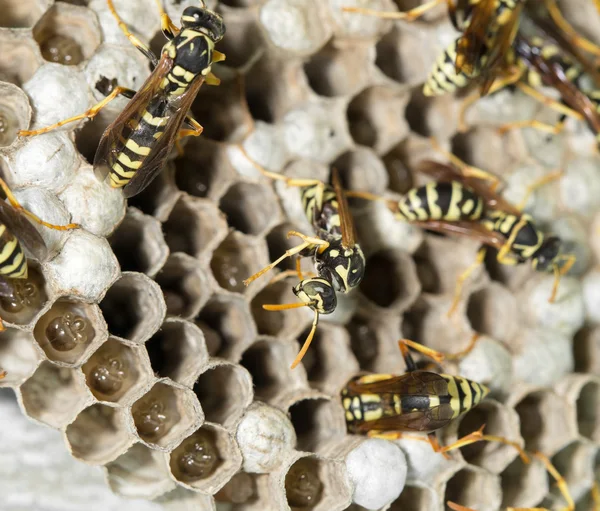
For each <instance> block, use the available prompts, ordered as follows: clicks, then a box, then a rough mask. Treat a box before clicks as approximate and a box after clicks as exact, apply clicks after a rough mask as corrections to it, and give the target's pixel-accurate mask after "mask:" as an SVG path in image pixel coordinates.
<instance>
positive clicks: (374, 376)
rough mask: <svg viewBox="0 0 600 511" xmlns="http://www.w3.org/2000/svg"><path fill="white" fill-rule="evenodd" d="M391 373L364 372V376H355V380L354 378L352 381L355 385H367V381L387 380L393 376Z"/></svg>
mask: <svg viewBox="0 0 600 511" xmlns="http://www.w3.org/2000/svg"><path fill="white" fill-rule="evenodd" d="M393 376H394V375H393V374H382V373H376V374H366V375H365V376H361V377H360V378H357V379H356V380H354V383H355V384H356V385H368V384H369V383H375V382H378V381H384V380H389V379H390V378H393Z"/></svg>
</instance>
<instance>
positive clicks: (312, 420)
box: [288, 391, 346, 452]
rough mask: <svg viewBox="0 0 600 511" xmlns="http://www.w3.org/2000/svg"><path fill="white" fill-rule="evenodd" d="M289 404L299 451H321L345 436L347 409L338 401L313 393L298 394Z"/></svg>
mask: <svg viewBox="0 0 600 511" xmlns="http://www.w3.org/2000/svg"><path fill="white" fill-rule="evenodd" d="M289 401H290V406H289V408H288V413H289V415H290V419H291V421H292V424H293V425H294V429H295V431H296V436H297V437H298V442H297V444H296V449H298V450H299V451H310V452H319V449H321V448H323V447H324V445H325V444H326V443H327V442H328V441H329V440H332V439H333V438H336V437H340V436H343V435H344V434H345V432H346V421H345V419H344V410H343V408H342V405H341V404H340V403H338V402H337V401H335V400H331V399H330V398H329V397H326V396H325V395H323V394H320V393H318V392H310V391H298V392H297V393H296V394H295V395H294V396H291V397H290V398H289Z"/></svg>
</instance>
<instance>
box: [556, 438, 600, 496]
mask: <svg viewBox="0 0 600 511" xmlns="http://www.w3.org/2000/svg"><path fill="white" fill-rule="evenodd" d="M597 454H598V448H597V446H595V445H594V444H591V443H590V442H587V441H582V440H575V441H573V442H571V443H569V444H568V445H566V446H565V447H563V448H562V449H561V450H560V451H558V452H557V453H556V454H555V455H554V456H553V457H552V463H553V464H554V466H555V467H556V469H557V470H558V472H559V473H560V474H561V475H562V476H563V477H564V478H565V481H566V484H567V487H568V488H569V491H570V493H571V495H572V496H573V498H574V500H575V501H578V500H580V499H581V497H583V495H584V494H586V493H587V492H588V491H589V490H590V488H591V487H592V485H593V484H594V483H595V482H596V480H595V479H596V478H595V473H594V469H595V463H596V456H597ZM560 495H561V493H560V492H559V491H558V488H556V485H552V486H551V490H550V495H549V497H554V498H555V499H557V500H559V502H564V499H563V498H561V497H560Z"/></svg>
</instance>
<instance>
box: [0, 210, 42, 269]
mask: <svg viewBox="0 0 600 511" xmlns="http://www.w3.org/2000/svg"><path fill="white" fill-rule="evenodd" d="M0 223H3V224H4V225H6V227H7V228H8V230H9V231H10V232H11V233H12V234H13V235H14V236H16V238H17V239H18V240H19V241H20V242H21V243H22V244H23V246H25V247H26V248H27V249H28V250H29V251H30V252H31V253H32V254H33V256H34V257H35V258H36V259H39V260H40V261H43V260H44V259H45V258H46V255H47V254H48V249H47V247H46V243H45V242H44V238H42V236H41V235H40V233H39V232H38V231H37V229H36V228H35V227H34V226H33V225H32V223H31V222H30V221H29V220H28V219H27V217H26V216H25V215H23V214H22V213H20V212H19V211H18V210H16V209H15V208H13V207H12V206H11V205H10V204H9V203H8V202H6V201H3V200H0Z"/></svg>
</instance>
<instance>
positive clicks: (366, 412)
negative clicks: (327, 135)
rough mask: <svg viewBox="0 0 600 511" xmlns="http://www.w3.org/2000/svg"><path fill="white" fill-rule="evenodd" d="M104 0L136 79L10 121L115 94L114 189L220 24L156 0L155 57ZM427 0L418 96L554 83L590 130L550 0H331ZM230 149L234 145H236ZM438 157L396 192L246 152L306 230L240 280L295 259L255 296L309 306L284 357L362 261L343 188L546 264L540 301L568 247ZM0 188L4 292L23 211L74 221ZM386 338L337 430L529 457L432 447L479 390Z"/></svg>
mask: <svg viewBox="0 0 600 511" xmlns="http://www.w3.org/2000/svg"><path fill="white" fill-rule="evenodd" d="M107 3H108V7H109V9H110V11H111V13H112V14H113V15H114V17H115V19H116V20H117V23H118V24H119V26H120V28H121V29H122V30H123V32H124V33H125V35H126V36H127V37H128V39H129V40H130V41H131V42H132V43H133V44H134V45H135V46H136V47H137V48H138V49H139V50H140V51H141V52H142V53H143V54H144V55H145V56H146V57H148V59H149V60H150V64H151V67H152V73H151V74H150V76H149V77H148V79H147V80H146V82H145V83H144V84H143V85H142V86H141V88H140V89H139V90H138V91H134V90H130V89H127V88H124V87H120V86H117V87H115V88H114V89H113V90H112V91H111V92H110V94H109V95H108V96H106V98H105V99H104V100H102V101H101V102H100V103H98V104H97V105H95V106H93V107H92V108H90V109H89V110H88V111H86V112H85V113H83V114H81V115H78V116H75V117H72V118H70V119H66V120H64V121H61V122H58V123H56V124H54V125H52V126H48V127H45V128H42V129H37V130H34V131H21V132H20V135H21V136H23V137H25V136H33V135H38V134H41V133H46V132H48V131H50V130H52V129H55V128H58V127H60V126H63V125H64V124H67V123H70V122H73V121H78V120H81V119H85V118H93V117H94V116H96V115H97V114H98V112H99V111H100V110H101V109H102V108H103V107H105V106H106V105H107V104H108V103H109V102H110V101H112V100H113V99H114V98H116V97H117V96H119V95H123V96H125V97H127V98H129V99H130V101H129V103H128V105H127V106H126V107H125V109H124V110H123V111H122V112H121V113H120V114H119V115H118V116H117V117H116V119H115V120H114V122H112V123H111V124H110V125H109V126H108V127H107V129H106V130H105V132H104V134H103V136H102V138H101V140H100V143H99V147H98V149H97V152H96V155H95V159H94V169H95V172H96V175H97V176H98V178H99V179H101V180H107V181H108V183H109V185H110V186H111V187H113V188H122V189H123V193H124V195H125V196H126V197H132V196H134V195H136V194H138V193H139V192H141V191H142V190H143V189H144V188H145V187H146V186H147V185H148V184H149V183H150V182H151V181H152V180H153V179H154V178H155V177H156V175H157V174H158V173H159V172H160V171H161V169H162V168H163V167H164V164H165V162H166V160H167V158H168V157H169V155H170V153H171V151H172V149H173V146H174V145H175V144H176V143H177V142H178V141H179V139H180V138H182V137H185V136H190V135H191V136H198V135H200V134H201V133H202V126H201V125H200V124H199V123H198V122H197V121H196V120H195V119H194V118H193V117H192V115H191V113H190V107H191V105H192V102H193V101H194V99H195V97H196V95H197V93H198V91H199V88H200V86H201V85H202V84H203V83H204V82H206V83H207V84H210V85H218V83H219V79H218V78H217V77H215V76H214V75H213V73H212V71H211V66H212V64H213V63H215V62H219V61H221V60H224V58H225V56H224V55H223V54H222V53H220V52H218V51H217V50H215V44H216V43H218V42H219V41H220V40H221V39H222V38H223V36H224V34H225V25H224V23H223V19H222V17H221V16H220V15H219V14H217V13H215V12H213V11H211V10H209V9H207V8H206V6H205V5H204V3H203V2H200V3H201V5H199V6H197V7H187V8H186V9H185V10H184V11H183V14H182V17H181V28H178V27H177V26H175V25H174V23H173V22H172V21H171V20H170V18H169V17H168V15H167V14H166V13H165V12H164V10H163V8H162V5H161V3H160V0H157V3H158V6H159V9H160V12H161V29H162V32H163V33H164V35H165V36H166V38H167V42H166V44H165V45H164V46H163V48H162V51H161V54H160V57H157V56H155V55H154V54H153V52H152V51H151V50H150V48H148V47H147V46H146V45H145V44H144V43H143V42H141V41H140V40H139V39H138V38H137V37H136V36H135V35H134V34H132V33H131V32H130V31H129V29H128V28H127V26H126V25H125V24H124V23H123V22H122V21H121V19H120V18H119V15H118V13H117V12H116V10H115V7H114V6H113V3H112V0H107ZM441 3H446V4H447V6H448V12H449V15H450V19H451V20H452V23H453V24H454V26H455V27H456V28H457V29H458V30H459V31H460V32H461V35H460V36H459V37H458V38H457V39H456V40H455V41H454V42H453V43H452V44H451V45H450V46H449V47H448V48H446V49H445V51H444V52H443V54H442V55H441V56H440V58H439V59H438V60H437V62H436V63H435V65H434V69H433V71H432V73H431V75H430V77H429V79H428V80H427V83H426V84H425V87H424V92H425V94H428V95H433V94H443V93H447V92H451V91H453V90H455V89H457V88H459V87H465V86H468V85H470V84H479V85H481V93H482V94H486V93H490V92H495V91H497V90H499V89H500V88H502V87H505V86H508V85H514V86H517V87H519V88H521V89H522V90H524V91H525V92H528V93H530V94H531V95H533V96H535V97H537V98H540V96H541V94H540V93H539V91H537V90H536V88H537V87H538V86H539V85H540V84H544V85H549V86H552V87H554V88H555V89H556V90H557V91H558V93H559V95H560V101H553V102H552V103H549V104H551V105H552V106H553V107H555V108H556V109H557V110H558V111H559V112H560V113H561V115H563V116H565V115H571V116H574V117H577V118H579V119H584V120H586V121H587V123H588V124H589V126H590V127H591V129H592V130H594V133H596V134H600V121H599V120H598V116H599V115H600V114H599V110H598V106H599V104H600V103H599V101H600V93H595V92H594V89H593V88H591V89H589V90H586V89H584V88H583V83H584V80H591V83H594V81H595V80H596V71H595V68H594V66H593V65H591V64H588V63H587V61H586V60H585V58H584V57H583V55H582V50H583V51H585V52H591V53H596V54H597V55H600V52H597V51H596V50H597V49H596V48H595V47H594V46H593V45H592V44H591V43H589V42H587V41H585V40H583V39H581V38H580V37H579V36H578V35H576V34H575V33H574V31H573V30H572V29H571V28H570V27H569V26H568V24H567V23H566V21H565V20H564V19H563V18H562V16H561V15H560V12H559V11H558V9H557V8H556V6H555V5H554V3H553V0H543V2H542V4H543V5H542V6H541V7H540V5H539V4H540V3H539V2H538V3H537V4H536V6H534V7H531V8H530V7H529V6H526V2H525V0H432V1H431V2H429V3H427V4H424V5H422V6H421V7H418V8H416V9H413V10H411V11H408V12H405V13H380V12H374V11H366V10H365V9H358V8H345V10H346V11H354V12H357V13H360V14H362V15H377V16H385V17H391V18H394V17H395V18H400V19H406V20H413V19H416V18H417V17H419V16H421V15H422V14H423V13H425V12H426V11H427V10H428V9H430V8H432V7H435V6H436V5H438V4H441ZM542 11H543V12H542ZM356 15H359V14H356ZM523 18H527V19H528V20H533V22H534V23H533V26H534V28H535V30H536V31H537V32H538V35H535V36H525V35H522V33H521V32H520V31H519V25H520V23H521V21H522V19H523ZM543 99H544V100H546V98H543ZM547 103H548V102H547ZM184 124H185V125H186V126H184ZM517 124H518V127H525V126H531V127H537V128H541V129H546V130H547V131H551V132H552V133H556V132H557V131H558V130H559V129H560V126H559V125H557V126H547V125H541V124H540V123H536V122H535V121H531V122H528V123H517ZM599 140H600V139H599ZM241 150H242V151H243V152H244V154H246V153H245V151H244V150H243V148H241ZM246 156H248V155H247V154H246ZM447 158H448V162H447V163H441V162H438V161H433V160H427V161H423V162H421V164H420V166H419V168H418V170H419V171H420V172H423V173H425V174H427V175H428V176H430V177H431V178H433V180H431V181H430V182H428V183H427V184H426V185H424V186H420V187H416V188H414V189H412V190H410V191H409V192H407V193H406V194H405V195H403V196H402V197H401V198H400V200H396V201H389V200H385V199H383V198H382V197H376V196H373V195H370V194H368V193H363V192H360V191H345V190H344V189H343V186H342V182H341V180H340V176H339V175H338V173H337V171H336V170H335V169H333V170H332V184H331V185H329V184H327V183H324V182H321V181H317V180H312V179H296V178H288V177H285V176H283V175H281V174H277V173H273V172H269V171H268V170H266V169H263V168H262V167H260V166H259V165H258V164H257V163H256V162H254V161H252V159H251V158H250V157H249V156H248V159H249V160H250V161H251V163H252V164H253V165H255V167H256V168H258V169H259V170H260V172H261V173H262V174H263V175H265V176H266V177H268V178H270V179H273V180H283V181H285V182H286V184H287V185H289V186H294V187H299V189H300V197H301V201H302V204H303V207H304V210H305V213H306V216H307V219H308V221H309V222H310V224H311V225H312V228H313V233H311V235H306V234H302V233H299V232H296V231H291V232H290V233H289V235H290V236H296V237H298V238H300V240H301V243H300V244H298V245H297V246H295V247H293V248H291V249H289V250H287V251H286V252H285V253H284V254H283V255H282V256H281V257H279V258H278V259H277V260H275V261H274V262H272V263H271V264H269V265H268V266H267V267H265V268H264V269H262V270H261V271H259V272H258V273H256V274H254V275H252V276H250V277H249V278H248V279H247V280H246V281H245V283H246V285H248V284H249V283H250V282H252V281H253V280H255V279H257V278H259V277H260V276H262V275H263V274H265V273H266V272H268V271H269V270H270V269H273V268H274V267H275V266H276V265H277V264H279V263H280V262H281V261H283V260H284V259H286V258H287V257H296V258H297V259H296V270H295V271H292V272H283V273H282V274H280V276H277V277H276V279H279V278H281V277H287V276H289V275H290V274H293V275H297V276H298V278H299V280H300V281H299V283H298V284H297V285H296V286H294V288H293V292H294V294H295V295H296V297H297V298H298V299H299V302H298V303H295V304H278V305H264V308H265V309H268V310H285V309H289V308H295V307H308V308H310V309H311V310H312V311H313V312H314V320H313V323H312V328H311V330H310V333H309V335H308V337H307V339H306V341H305V342H304V345H303V346H302V349H301V351H300V352H299V354H298V356H297V357H296V359H295V360H294V362H293V364H292V368H294V367H295V366H297V365H298V364H299V363H300V361H301V360H302V357H303V356H304V354H305V353H306V351H307V349H308V348H309V345H310V343H311V340H312V339H313V337H314V334H315V331H316V328H317V324H318V320H319V315H321V314H330V313H332V312H333V311H334V310H335V308H336V305H337V293H348V292H349V291H351V290H352V289H354V288H356V287H357V286H358V285H359V284H360V282H361V280H362V278H363V276H364V273H365V264H366V261H365V256H364V254H363V252H362V250H361V248H360V245H359V244H358V243H357V241H356V239H355V232H354V227H353V223H352V217H351V214H350V210H349V207H348V201H347V197H354V198H355V199H358V200H384V201H385V203H386V204H387V206H388V207H389V208H390V210H392V211H393V213H394V214H395V216H396V217H397V219H398V221H402V222H409V223H411V224H414V225H416V226H419V227H422V228H423V229H426V230H430V231H437V232H441V233H443V234H447V235H451V236H465V237H468V238H471V239H475V240H477V241H479V242H480V243H481V244H482V249H481V250H480V252H479V254H478V262H482V261H483V254H484V253H485V249H486V247H492V248H494V249H496V250H497V260H498V262H500V263H501V264H509V265H515V264H520V263H524V262H530V263H531V265H532V267H533V268H534V269H535V270H537V271H542V272H553V273H554V275H555V284H554V288H553V291H552V295H551V297H550V300H551V301H552V300H554V298H555V295H556V290H557V287H558V282H559V279H560V276H561V275H563V274H564V273H566V272H567V271H568V270H569V268H570V267H571V266H572V264H573V263H574V257H573V256H571V255H565V254H562V253H561V247H560V245H561V244H560V240H559V239H558V238H556V237H554V236H547V235H545V234H544V233H543V232H542V231H541V230H540V229H538V228H537V227H536V225H535V223H534V220H533V219H532V218H531V217H530V216H529V215H527V214H525V213H523V212H522V211H521V209H520V208H519V207H515V206H513V205H512V204H509V203H507V202H506V201H505V200H503V199H502V198H501V197H500V196H499V195H498V194H497V193H496V190H495V188H496V186H495V184H497V182H496V183H494V180H493V178H492V177H491V175H489V174H487V173H485V172H484V171H481V170H479V169H476V168H474V167H470V166H469V165H466V164H465V163H463V162H461V161H460V160H459V159H458V158H456V157H455V156H454V155H447ZM0 186H1V187H2V188H3V190H4V192H5V193H6V196H7V199H8V202H4V201H0V223H1V225H0V231H1V232H0V276H1V278H0V294H6V293H8V294H13V293H14V289H15V286H14V283H15V282H16V281H18V280H19V279H25V278H27V259H26V257H25V253H24V251H23V248H22V247H21V244H23V245H24V246H25V247H26V248H27V249H28V250H29V251H30V252H31V253H32V255H33V256H34V257H35V258H37V259H43V258H44V257H45V254H44V249H45V245H44V242H43V239H42V238H41V236H40V234H39V233H38V231H37V230H36V229H35V228H34V227H33V225H32V224H31V223H30V220H31V221H34V222H37V223H39V224H41V225H43V226H45V227H47V228H51V229H73V228H77V227H78V226H77V225H75V224H69V225H65V226H58V225H53V224H48V223H46V222H43V221H42V220H41V219H39V218H37V217H36V216H35V215H33V214H32V213H30V212H29V211H27V210H25V209H24V208H23V207H22V206H21V205H20V204H19V203H18V202H17V200H16V199H15V198H14V196H13V195H12V193H11V192H10V190H9V188H8V186H7V185H6V184H5V183H4V182H3V181H1V182H0ZM300 257H309V258H311V259H312V260H313V262H314V266H315V270H316V273H315V274H314V275H310V276H306V277H305V276H304V275H303V273H302V270H301V268H300V262H299V261H300V259H299V258H300ZM467 276H468V272H465V274H463V275H461V277H460V279H459V283H458V284H457V291H456V296H455V302H454V304H453V308H454V306H455V305H456V303H457V301H458V299H459V298H460V294H461V293H460V290H461V288H460V284H461V283H462V282H463V281H464V280H465V279H466V277H467ZM399 345H400V349H401V352H402V355H403V358H404V360H405V363H406V372H405V373H404V374H402V375H399V376H394V375H388V374H371V375H367V376H359V377H356V378H354V379H352V380H351V381H350V382H349V383H348V384H347V385H346V386H345V388H344V389H343V390H342V393H341V397H342V403H343V406H344V409H345V411H346V420H347V424H348V430H349V432H351V433H355V434H367V435H369V436H379V437H384V438H399V437H400V436H401V435H402V433H403V432H407V431H408V432H428V433H429V435H428V436H427V437H419V438H420V439H427V440H428V441H429V442H430V443H431V445H432V447H433V448H434V449H435V450H436V451H438V452H441V453H443V454H444V455H446V454H445V453H447V452H448V451H450V450H453V449H457V448H460V447H462V446H464V445H468V444H470V443H473V442H478V441H482V440H486V441H498V442H504V443H507V444H510V445H512V446H514V447H515V448H516V449H517V450H518V451H519V454H520V455H521V456H522V457H523V459H524V460H525V461H528V460H529V457H528V455H527V454H526V453H525V452H524V451H523V450H522V449H521V447H520V446H519V445H518V444H517V443H515V442H512V441H510V440H508V439H505V438H502V437H496V436H490V435H484V434H483V431H482V429H483V428H482V429H481V430H479V431H476V432H474V433H471V434H469V435H467V436H465V437H463V438H461V439H459V440H458V441H457V442H455V443H453V444H451V445H448V446H445V447H442V446H440V445H439V444H438V443H437V441H436V437H435V432H436V431H437V430H438V429H440V428H442V427H444V426H446V425H447V424H448V423H449V422H450V421H452V420H454V419H456V418H458V417H459V416H462V415H464V414H465V413H466V412H468V411H469V410H470V409H472V408H473V407H474V406H476V405H477V404H478V403H479V402H480V401H481V400H482V399H483V398H484V397H485V396H486V395H487V394H488V392H489V390H488V389H487V388H486V387H485V386H484V385H481V384H478V383H475V382H472V381H469V380H467V379H465V378H461V377H459V376H450V375H444V374H438V373H436V372H431V371H426V370H418V369H417V368H416V364H415V362H414V361H413V359H412V356H411V354H410V353H409V348H412V349H415V350H417V351H420V352H422V353H424V354H425V355H428V356H430V357H432V358H433V359H434V360H435V361H436V362H438V363H439V362H441V361H443V360H444V355H443V354H441V353H438V352H434V351H432V350H430V349H428V348H425V347H423V346H420V345H418V344H416V343H414V342H412V341H409V340H401V341H399ZM4 374H5V373H3V374H0V377H3V376H4ZM534 455H535V456H537V457H539V458H540V459H541V460H542V461H543V462H544V463H545V464H546V466H547V468H548V470H549V471H550V472H551V474H552V475H553V476H554V477H555V478H556V480H557V483H558V486H559V488H560V489H561V491H562V492H563V495H564V497H565V499H566V500H567V504H568V508H569V509H574V504H573V500H572V499H571V497H570V495H569V492H568V489H567V487H566V483H565V481H564V479H563V478H562V477H561V476H560V474H558V473H557V472H556V470H555V469H554V467H553V466H552V464H551V463H550V461H549V460H548V459H547V458H546V457H545V456H544V455H542V454H541V453H534ZM596 493H597V492H596ZM596 493H595V494H596ZM448 505H449V506H450V507H451V508H452V509H456V510H463V511H464V510H465V509H467V508H464V507H462V506H460V505H458V504H455V503H448ZM598 505H599V506H600V504H598Z"/></svg>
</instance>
